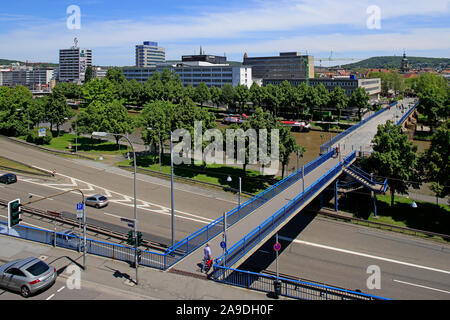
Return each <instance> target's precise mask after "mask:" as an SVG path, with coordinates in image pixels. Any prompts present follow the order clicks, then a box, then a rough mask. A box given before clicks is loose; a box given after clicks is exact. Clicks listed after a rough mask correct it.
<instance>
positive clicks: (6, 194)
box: [0, 138, 237, 245]
mask: <svg viewBox="0 0 450 320" xmlns="http://www.w3.org/2000/svg"><path fill="white" fill-rule="evenodd" d="M0 149H1V150H2V151H4V155H5V156H6V157H8V158H10V159H17V160H18V161H20V162H22V163H26V164H29V165H33V166H35V167H38V168H42V169H45V170H49V171H51V170H53V169H55V170H56V175H55V177H54V178H47V177H32V176H25V175H21V174H18V176H19V181H18V182H17V183H15V184H11V185H1V186H0V194H1V195H2V196H1V197H0V198H2V199H3V200H11V199H15V198H18V197H20V198H21V199H22V203H26V202H27V201H34V200H37V199H39V198H42V197H48V196H50V195H53V194H57V193H59V192H61V191H64V190H69V189H74V188H79V189H82V190H83V192H84V193H85V195H92V194H96V193H102V194H105V195H106V196H107V197H108V198H109V205H108V206H107V207H104V208H101V209H95V208H91V207H88V209H87V217H88V218H93V219H96V220H100V221H104V222H106V223H113V224H117V225H121V226H126V224H125V223H123V222H120V218H121V217H125V218H129V219H132V218H133V217H134V209H133V174H132V173H130V172H128V171H124V170H121V169H118V168H114V167H109V166H106V165H102V164H97V163H91V161H83V160H77V159H71V158H66V157H60V156H55V155H52V154H49V153H47V152H43V151H40V150H38V149H34V148H27V147H25V146H23V145H21V144H17V143H13V142H10V141H8V140H6V139H4V138H0ZM2 172H4V171H2ZM174 194H175V216H176V219H175V231H176V232H175V242H176V241H179V240H181V239H183V238H184V237H186V236H187V235H189V234H191V233H193V232H194V231H196V230H198V229H199V228H201V227H203V226H204V225H205V224H207V223H209V222H211V221H213V220H214V219H216V218H217V217H219V216H220V215H222V213H223V212H224V211H229V210H231V209H232V208H233V207H235V206H236V204H237V197H236V196H235V195H233V194H225V193H220V194H219V193H218V191H217V190H214V189H211V190H203V189H199V188H197V187H193V186H189V187H187V188H186V187H184V185H181V184H179V183H175V192H174ZM30 195H32V198H31V199H29V198H28V197H29V196H30ZM137 199H138V201H137V205H138V221H139V223H138V228H139V230H140V231H142V232H146V233H148V234H151V235H152V237H153V239H149V240H155V241H158V242H160V243H165V244H167V245H170V244H171V209H170V184H169V183H167V181H164V180H161V179H157V178H153V177H149V176H145V175H141V174H138V175H137ZM80 200H81V195H80V193H79V192H77V191H74V192H73V193H69V194H66V195H63V196H60V197H57V198H52V199H51V200H50V199H48V200H42V201H40V202H37V203H35V204H33V205H32V206H33V207H36V208H38V209H43V210H51V211H58V212H71V213H73V214H74V213H75V212H76V203H77V202H80Z"/></svg>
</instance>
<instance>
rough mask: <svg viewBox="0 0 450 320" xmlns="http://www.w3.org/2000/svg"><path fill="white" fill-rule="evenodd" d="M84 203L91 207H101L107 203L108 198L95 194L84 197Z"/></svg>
mask: <svg viewBox="0 0 450 320" xmlns="http://www.w3.org/2000/svg"><path fill="white" fill-rule="evenodd" d="M85 201H86V205H87V206H91V207H96V208H97V209H98V208H102V207H106V206H107V205H108V198H106V197H105V196H104V195H102V194H96V195H93V196H89V197H87V198H86V200H85Z"/></svg>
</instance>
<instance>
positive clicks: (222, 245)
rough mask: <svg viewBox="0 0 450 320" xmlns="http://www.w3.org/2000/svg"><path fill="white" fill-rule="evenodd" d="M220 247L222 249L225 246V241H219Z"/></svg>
mask: <svg viewBox="0 0 450 320" xmlns="http://www.w3.org/2000/svg"><path fill="white" fill-rule="evenodd" d="M220 247H221V248H222V249H225V248H226V247H227V243H226V242H225V241H221V242H220Z"/></svg>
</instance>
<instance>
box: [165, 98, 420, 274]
mask: <svg viewBox="0 0 450 320" xmlns="http://www.w3.org/2000/svg"><path fill="white" fill-rule="evenodd" d="M416 106H417V104H414V105H412V106H411V105H410V106H409V107H410V110H408V111H407V112H406V114H404V117H402V119H403V118H404V119H406V118H407V116H408V115H410V114H411V112H412V111H413V110H414V108H415V107H416ZM401 108H402V109H404V104H401V105H399V104H397V103H393V104H391V105H390V106H388V107H386V108H383V109H382V110H380V111H379V112H377V113H375V114H373V115H372V116H370V117H369V118H367V119H365V120H363V121H361V122H360V123H358V124H357V125H355V126H353V127H351V128H349V129H348V130H347V131H348V132H347V131H346V132H344V133H343V134H341V135H340V137H339V139H333V141H330V142H329V143H327V145H326V146H322V147H323V148H321V150H322V154H321V155H320V156H319V157H318V158H316V159H315V160H313V161H312V162H310V163H309V164H308V165H306V166H304V167H303V168H300V169H299V170H297V171H296V172H294V173H292V174H291V175H289V176H287V177H286V178H284V179H283V180H282V181H280V182H278V183H277V184H275V185H273V186H271V187H270V188H268V189H267V190H265V191H263V192H261V193H260V194H258V195H256V196H255V197H253V198H251V199H249V200H248V201H246V202H245V203H243V204H242V205H241V206H238V207H236V208H234V209H233V210H231V211H230V212H228V213H226V217H225V216H224V217H220V218H218V219H217V220H215V221H213V222H212V223H210V224H209V225H207V226H205V227H203V228H202V229H200V230H198V231H197V232H195V233H194V234H192V235H190V236H189V237H187V238H185V239H183V240H182V241H180V242H179V243H177V244H176V245H174V246H172V247H171V248H169V249H167V251H166V254H165V260H164V265H165V269H167V268H176V269H177V270H182V271H184V272H189V273H199V263H200V262H201V260H202V258H203V246H204V244H205V243H207V242H208V243H209V244H210V247H211V249H212V253H213V257H218V258H216V259H215V265H216V266H220V267H222V268H215V271H214V275H213V276H214V278H216V279H218V278H220V276H221V273H223V272H224V271H223V270H224V269H223V268H229V267H233V266H239V264H241V263H242V262H244V261H245V260H246V259H247V258H248V257H249V256H251V255H252V254H253V253H254V252H255V251H256V250H258V248H259V246H260V245H262V244H263V243H265V242H266V241H267V240H268V239H270V238H271V237H272V236H273V235H274V234H275V233H276V232H278V230H279V229H281V228H282V227H283V226H284V225H285V224H287V223H288V222H289V221H290V220H291V219H292V218H293V217H294V216H295V215H296V214H298V213H299V212H300V211H301V210H302V209H304V208H305V207H306V206H307V205H308V204H310V203H311V202H312V201H313V200H314V199H315V198H316V197H317V196H318V195H320V194H321V193H322V191H324V190H325V189H326V188H327V187H329V186H330V185H332V184H333V183H336V181H337V178H338V177H339V176H340V175H341V174H343V173H346V174H347V175H349V176H350V177H352V178H354V179H355V180H356V181H359V182H360V183H361V184H362V185H364V186H366V187H368V188H370V189H371V190H372V191H375V192H377V193H383V192H385V191H386V186H387V180H385V181H381V182H380V181H375V180H374V179H373V178H372V177H370V176H369V175H367V174H366V173H364V172H363V171H361V170H360V169H358V168H357V167H355V166H354V165H353V163H354V162H355V160H356V158H357V156H361V155H362V154H363V153H364V152H367V150H370V149H371V147H370V142H371V140H372V139H373V136H374V135H375V133H376V131H377V126H378V125H379V124H384V123H386V122H387V121H388V120H391V121H393V122H394V123H397V125H400V124H401V121H402V119H400V120H398V114H399V110H400V109H401ZM362 133H364V134H362ZM364 143H366V144H367V145H369V147H370V148H365V149H364V150H363V149H362V146H363V144H364ZM352 145H353V147H351V146H352ZM336 146H338V148H339V152H338V153H337V152H336V151H337V149H335V147H336ZM335 189H336V190H337V184H336V185H335ZM225 221H226V225H225ZM225 231H226V250H225V249H224V248H223V247H221V243H222V245H223V242H224V240H225V239H224V234H225ZM222 253H223V254H222Z"/></svg>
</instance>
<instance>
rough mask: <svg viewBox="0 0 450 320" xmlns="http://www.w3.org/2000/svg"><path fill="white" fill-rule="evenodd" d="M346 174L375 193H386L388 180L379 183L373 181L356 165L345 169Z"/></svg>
mask: <svg viewBox="0 0 450 320" xmlns="http://www.w3.org/2000/svg"><path fill="white" fill-rule="evenodd" d="M344 172H345V173H346V174H347V175H349V176H350V177H352V178H353V179H354V180H356V181H357V182H359V183H360V184H362V185H363V186H364V187H366V188H368V189H370V190H371V191H374V192H376V193H385V192H386V189H387V179H385V180H384V181H377V180H375V179H373V177H371V175H370V174H368V173H366V172H364V171H363V170H361V169H360V168H358V167H357V166H354V165H351V166H348V167H344Z"/></svg>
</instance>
